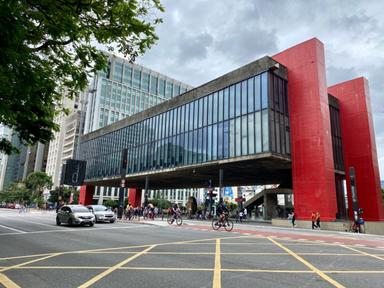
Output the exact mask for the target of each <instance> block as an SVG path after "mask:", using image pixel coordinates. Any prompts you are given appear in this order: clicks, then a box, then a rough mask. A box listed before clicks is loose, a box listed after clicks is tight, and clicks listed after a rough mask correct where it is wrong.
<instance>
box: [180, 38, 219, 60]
mask: <svg viewBox="0 0 384 288" xmlns="http://www.w3.org/2000/svg"><path fill="white" fill-rule="evenodd" d="M212 43H213V37H212V35H210V34H209V33H207V32H203V33H200V34H198V35H188V34H186V33H183V34H182V35H181V37H180V41H179V45H178V49H179V57H178V61H179V63H186V62H191V61H193V60H195V59H198V60H202V59H204V58H206V57H207V54H208V48H209V47H210V46H211V44H212Z"/></svg>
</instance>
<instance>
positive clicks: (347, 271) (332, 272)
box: [323, 270, 384, 274]
mask: <svg viewBox="0 0 384 288" xmlns="http://www.w3.org/2000/svg"><path fill="white" fill-rule="evenodd" d="M323 272H324V273H328V274H384V271H380V270H378V271H372V270H369V271H364V270H361V271H349V270H339V271H323Z"/></svg>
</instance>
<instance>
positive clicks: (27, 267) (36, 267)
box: [14, 266, 110, 270]
mask: <svg viewBox="0 0 384 288" xmlns="http://www.w3.org/2000/svg"><path fill="white" fill-rule="evenodd" d="M108 268H110V267H109V266H21V267H17V268H14V269H22V270H28V269H50V270H51V269H108Z"/></svg>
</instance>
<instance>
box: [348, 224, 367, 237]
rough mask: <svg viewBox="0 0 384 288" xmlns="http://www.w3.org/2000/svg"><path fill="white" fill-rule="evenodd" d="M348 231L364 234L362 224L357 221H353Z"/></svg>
mask: <svg viewBox="0 0 384 288" xmlns="http://www.w3.org/2000/svg"><path fill="white" fill-rule="evenodd" d="M349 232H354V233H362V234H364V233H365V231H364V224H360V223H359V222H356V221H353V222H352V223H351V225H350V227H349Z"/></svg>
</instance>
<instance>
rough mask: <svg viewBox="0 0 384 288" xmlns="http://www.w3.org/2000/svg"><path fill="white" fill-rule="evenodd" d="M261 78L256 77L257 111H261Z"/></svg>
mask: <svg viewBox="0 0 384 288" xmlns="http://www.w3.org/2000/svg"><path fill="white" fill-rule="evenodd" d="M260 78H261V77H260V76H256V77H255V111H258V110H260V109H261V85H260V81H261V80H260Z"/></svg>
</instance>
